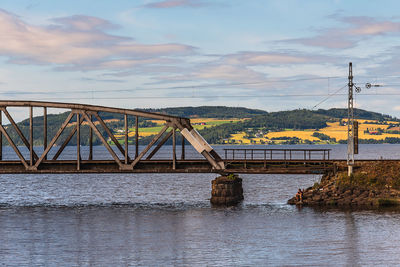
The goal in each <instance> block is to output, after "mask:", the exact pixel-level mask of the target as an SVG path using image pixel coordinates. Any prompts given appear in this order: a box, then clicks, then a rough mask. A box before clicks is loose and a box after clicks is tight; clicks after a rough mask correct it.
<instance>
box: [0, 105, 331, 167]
mask: <svg viewBox="0 0 400 267" xmlns="http://www.w3.org/2000/svg"><path fill="white" fill-rule="evenodd" d="M9 108H13V109H15V108H18V109H20V110H24V111H25V112H27V113H29V115H28V116H26V117H29V133H28V134H27V135H28V136H25V135H24V133H23V131H22V130H21V129H20V127H19V126H18V125H17V123H16V122H15V120H14V119H13V117H12V116H11V115H10V112H9V110H8V109H9ZM34 108H35V109H37V108H41V109H43V125H40V126H38V124H37V123H36V124H34V117H33V109H34ZM50 108H51V109H59V110H60V111H64V110H68V111H69V113H68V116H67V117H66V119H65V121H64V122H63V123H62V124H61V126H60V127H59V129H58V130H57V132H56V133H55V135H54V136H50V137H49V136H48V135H49V133H48V130H47V129H48V125H47V112H48V109H50ZM106 113H114V114H121V115H123V118H124V132H123V136H124V144H121V143H120V142H119V141H118V140H117V138H116V137H115V135H114V134H113V131H112V130H111V129H110V128H109V127H108V126H107V123H106V122H105V119H104V118H102V116H103V114H106ZM3 114H4V116H5V117H6V118H7V120H8V121H9V123H10V124H9V125H8V126H7V127H6V126H5V125H3V123H2V117H3ZM73 117H75V118H76V119H75V120H74V121H73V122H71V120H72V119H73ZM128 117H133V118H135V153H134V154H135V156H134V157H130V156H129V153H128V138H129V136H128ZM141 118H146V119H153V120H158V121H162V122H163V127H162V129H161V130H160V131H159V132H158V133H157V134H155V135H154V137H153V138H152V139H151V140H150V141H149V142H148V144H146V146H145V147H144V148H143V149H142V150H141V151H139V150H140V149H139V136H140V132H139V119H141ZM71 124H72V127H71ZM83 124H85V125H88V126H89V155H88V157H87V159H84V158H82V153H81V137H82V136H81V135H82V133H81V126H82V125H83ZM67 126H70V127H67ZM34 127H40V129H41V130H43V151H42V150H41V153H39V152H38V151H37V150H38V149H37V148H36V151H35V148H34V136H33V133H34ZM8 128H12V129H13V130H14V131H15V132H16V133H17V136H18V137H19V138H20V140H22V142H23V144H24V146H25V147H26V148H27V149H28V150H29V153H28V155H25V156H24V155H23V154H24V153H22V148H21V147H19V146H17V145H16V140H13V138H12V137H11V136H10V134H9V132H8V130H9V129H8ZM68 131H69V133H68V134H64V135H62V134H63V133H64V132H68ZM178 134H179V135H181V140H182V143H181V145H180V149H181V153H180V154H181V157H180V159H178V158H177V151H176V150H177V144H176V139H177V135H178ZM94 135H96V136H97V138H98V139H99V140H100V141H101V143H102V145H103V146H104V147H105V148H106V150H107V151H108V153H109V154H110V156H111V158H112V159H111V160H104V159H103V160H102V159H96V158H97V157H96V155H95V153H94V151H93V136H94ZM74 136H75V137H76V144H77V145H76V149H75V151H76V157H75V160H66V159H60V155H61V153H62V152H63V151H64V149H65V147H66V146H67V145H68V144H69V142H70V141H71V139H72V138H73V137H74ZM62 137H64V139H63V140H61V139H62ZM3 138H5V139H6V140H7V142H8V144H9V145H10V146H11V147H12V149H13V151H14V153H15V154H16V156H17V158H18V159H17V160H8V159H3ZM86 138H87V136H86ZM170 138H172V147H171V149H172V153H171V154H170V155H171V156H170V158H169V159H154V158H153V157H154V156H155V155H156V154H157V152H159V150H160V149H161V148H162V147H163V146H165V143H166V142H167V141H168V140H169V139H170ZM107 140H111V141H112V142H113V143H114V144H115V146H111V145H110V144H109V142H107ZM185 141H186V142H185ZM56 143H61V145H60V146H56ZM185 143H189V144H190V145H191V146H192V147H193V148H194V149H195V151H197V153H199V154H201V155H202V159H188V158H186V155H185ZM24 149H25V148H24ZM52 149H54V150H57V151H56V153H55V154H54V153H53V154H54V155H53V156H52V157H51V158H50V157H49V151H50V150H52ZM115 150H117V152H118V151H119V152H118V154H119V155H118V154H117V153H116V152H115ZM25 154H26V153H25ZM332 168H333V161H331V160H330V159H329V150H327V149H322V150H321V149H305V150H304V149H301V150H299V149H226V150H225V158H224V159H222V158H221V157H220V156H219V154H218V153H217V152H216V151H215V150H214V149H213V148H212V147H211V146H210V145H209V144H208V143H207V142H206V140H204V138H203V137H202V136H201V135H200V134H199V133H198V132H197V131H196V129H194V128H193V127H192V125H191V124H190V120H189V119H188V118H182V117H176V116H169V115H164V114H158V113H150V112H143V111H138V110H133V109H122V108H112V107H104V106H94V105H83V104H72V103H58V102H39V101H0V173H38V174H39V173H179V172H181V173H182V172H184V173H323V172H325V171H327V170H330V169H332Z"/></svg>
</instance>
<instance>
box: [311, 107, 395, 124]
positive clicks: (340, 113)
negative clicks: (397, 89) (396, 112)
mask: <svg viewBox="0 0 400 267" xmlns="http://www.w3.org/2000/svg"><path fill="white" fill-rule="evenodd" d="M347 112H348V111H347V109H346V108H331V109H328V110H325V109H318V110H316V111H315V113H318V114H322V115H326V116H329V117H333V118H347ZM354 117H355V118H357V119H365V120H377V121H400V120H399V119H397V118H395V117H392V116H390V115H385V114H381V113H377V112H372V111H367V110H363V109H358V108H355V109H354Z"/></svg>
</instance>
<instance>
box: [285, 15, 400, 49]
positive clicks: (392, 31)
mask: <svg viewBox="0 0 400 267" xmlns="http://www.w3.org/2000/svg"><path fill="white" fill-rule="evenodd" d="M330 18H333V19H335V20H337V21H339V22H342V23H344V24H345V26H344V27H336V28H328V29H321V30H318V31H317V34H316V35H315V36H312V37H305V38H297V39H290V40H287V41H288V42H293V43H300V44H303V45H306V46H317V47H323V48H331V49H345V48H352V47H354V46H356V45H357V44H358V43H359V42H361V41H362V40H365V39H368V38H372V37H375V36H383V35H399V34H400V22H398V21H393V20H378V19H375V18H373V17H368V16H349V17H341V16H339V15H334V16H330Z"/></svg>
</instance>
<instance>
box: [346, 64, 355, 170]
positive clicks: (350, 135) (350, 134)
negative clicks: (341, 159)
mask: <svg viewBox="0 0 400 267" xmlns="http://www.w3.org/2000/svg"><path fill="white" fill-rule="evenodd" d="M353 86H354V84H353V65H352V63H351V62H350V63H349V83H348V87H349V98H348V105H347V108H348V109H347V167H348V175H349V176H350V175H351V174H353V165H354V109H353Z"/></svg>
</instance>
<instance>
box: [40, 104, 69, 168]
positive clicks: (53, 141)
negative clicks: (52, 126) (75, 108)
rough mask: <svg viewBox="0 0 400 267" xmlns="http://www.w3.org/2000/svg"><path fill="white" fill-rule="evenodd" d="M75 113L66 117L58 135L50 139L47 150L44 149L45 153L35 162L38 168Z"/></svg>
mask: <svg viewBox="0 0 400 267" xmlns="http://www.w3.org/2000/svg"><path fill="white" fill-rule="evenodd" d="M73 115H74V114H73V113H72V112H71V113H70V114H69V115H68V117H67V118H66V119H65V121H64V123H63V124H62V125H61V127H60V129H58V131H57V133H56V135H55V136H54V137H53V139H52V140H51V141H50V144H49V145H48V146H47V148H46V150H45V151H43V154H42V155H41V156H40V158H39V159H38V160H37V161H36V163H35V168H37V167H38V166H39V165H40V163H41V162H42V161H43V159H44V157H46V155H47V153H49V151H50V149H51V148H52V147H53V145H54V144H55V143H56V141H57V139H58V138H59V137H60V135H61V134H62V132H63V131H64V129H65V127H67V125H68V123H69V122H70V120H71V118H72V116H73Z"/></svg>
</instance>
